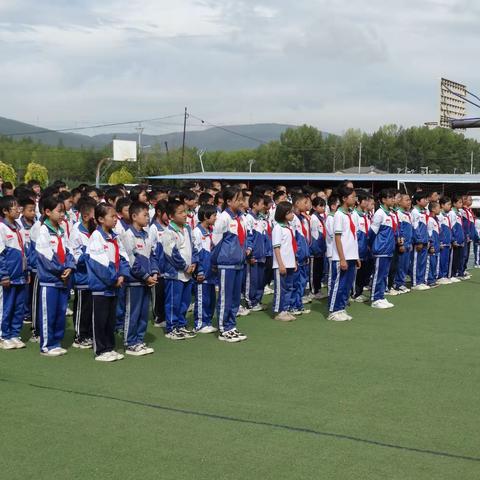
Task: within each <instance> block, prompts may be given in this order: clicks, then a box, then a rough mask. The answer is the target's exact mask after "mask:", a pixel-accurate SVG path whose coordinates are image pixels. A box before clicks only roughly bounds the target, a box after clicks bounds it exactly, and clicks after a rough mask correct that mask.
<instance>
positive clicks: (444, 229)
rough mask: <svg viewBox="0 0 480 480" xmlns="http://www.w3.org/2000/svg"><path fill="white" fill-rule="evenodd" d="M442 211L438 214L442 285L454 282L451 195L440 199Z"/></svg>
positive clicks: (440, 282)
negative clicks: (452, 279) (452, 269)
mask: <svg viewBox="0 0 480 480" xmlns="http://www.w3.org/2000/svg"><path fill="white" fill-rule="evenodd" d="M440 207H441V209H442V210H441V212H440V214H439V215H438V219H439V221H440V271H439V280H438V283H439V284H440V285H446V284H449V283H452V281H451V278H450V277H451V275H452V272H451V265H452V254H451V253H452V219H451V217H450V210H451V209H452V201H451V200H450V198H449V197H442V198H441V199H440Z"/></svg>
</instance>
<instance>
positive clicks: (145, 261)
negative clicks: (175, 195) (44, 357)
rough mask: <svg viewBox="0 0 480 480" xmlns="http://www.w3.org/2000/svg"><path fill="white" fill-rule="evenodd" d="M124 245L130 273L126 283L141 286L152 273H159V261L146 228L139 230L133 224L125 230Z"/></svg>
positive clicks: (131, 285)
mask: <svg viewBox="0 0 480 480" xmlns="http://www.w3.org/2000/svg"><path fill="white" fill-rule="evenodd" d="M122 242H123V246H124V248H125V252H126V254H127V257H128V263H129V265H130V273H129V275H128V276H127V277H126V279H125V280H126V282H125V283H126V285H127V286H130V287H139V286H142V285H145V281H146V280H147V278H148V277H150V276H151V275H155V274H158V267H157V262H156V260H155V256H154V255H153V248H152V241H151V239H150V238H149V235H148V232H147V231H146V230H144V229H142V230H137V229H136V228H135V227H134V226H133V225H130V227H129V228H128V229H127V230H126V231H125V234H124V236H123V241H122Z"/></svg>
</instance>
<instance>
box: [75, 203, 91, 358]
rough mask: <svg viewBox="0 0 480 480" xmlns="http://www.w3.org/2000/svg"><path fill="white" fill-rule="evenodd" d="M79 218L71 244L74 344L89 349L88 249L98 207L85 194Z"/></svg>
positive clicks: (79, 204) (89, 296) (89, 294)
mask: <svg viewBox="0 0 480 480" xmlns="http://www.w3.org/2000/svg"><path fill="white" fill-rule="evenodd" d="M77 207H78V212H79V215H80V217H79V218H80V221H79V222H77V223H75V225H74V226H73V228H72V232H71V234H70V245H71V247H72V254H73V257H74V258H75V264H76V269H75V273H74V275H73V286H74V290H75V296H74V299H73V312H74V316H73V327H74V329H75V338H74V341H73V345H72V347H74V348H80V349H89V348H92V346H93V330H92V315H93V300H92V292H91V291H90V289H89V287H88V270H87V263H86V251H87V246H88V241H89V239H90V235H91V234H92V233H93V232H94V231H95V229H96V224H95V207H96V203H95V200H94V199H93V198H90V197H83V198H82V199H80V201H79V202H78V205H77Z"/></svg>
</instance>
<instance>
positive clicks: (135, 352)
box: [125, 343, 153, 357]
mask: <svg viewBox="0 0 480 480" xmlns="http://www.w3.org/2000/svg"><path fill="white" fill-rule="evenodd" d="M149 353H153V349H152V351H151V352H147V350H146V348H143V345H142V344H140V343H139V344H137V345H130V346H128V347H126V348H125V355H132V356H134V357H141V356H143V355H148V354H149Z"/></svg>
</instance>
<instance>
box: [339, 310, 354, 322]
mask: <svg viewBox="0 0 480 480" xmlns="http://www.w3.org/2000/svg"><path fill="white" fill-rule="evenodd" d="M342 313H343V315H344V316H345V317H347V319H348V320H352V319H353V317H352V316H351V315H349V314H348V313H347V311H346V310H342Z"/></svg>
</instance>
